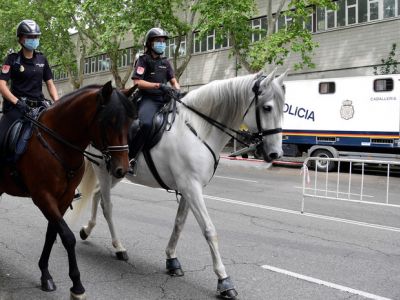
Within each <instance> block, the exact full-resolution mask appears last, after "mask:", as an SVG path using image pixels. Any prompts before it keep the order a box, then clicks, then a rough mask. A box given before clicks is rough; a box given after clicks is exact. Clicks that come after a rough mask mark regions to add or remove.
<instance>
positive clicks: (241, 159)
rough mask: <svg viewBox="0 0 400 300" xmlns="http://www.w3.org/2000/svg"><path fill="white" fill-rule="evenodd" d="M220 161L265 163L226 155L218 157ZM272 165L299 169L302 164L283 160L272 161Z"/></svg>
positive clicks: (254, 159) (260, 160)
mask: <svg viewBox="0 0 400 300" xmlns="http://www.w3.org/2000/svg"><path fill="white" fill-rule="evenodd" d="M220 157H221V158H222V159H226V160H236V161H246V162H254V163H266V164H267V162H265V161H264V160H262V159H256V158H243V157H238V156H237V157H230V156H228V155H221V156H220ZM272 164H273V165H284V166H291V167H301V166H302V165H303V162H301V161H285V160H274V161H273V162H272Z"/></svg>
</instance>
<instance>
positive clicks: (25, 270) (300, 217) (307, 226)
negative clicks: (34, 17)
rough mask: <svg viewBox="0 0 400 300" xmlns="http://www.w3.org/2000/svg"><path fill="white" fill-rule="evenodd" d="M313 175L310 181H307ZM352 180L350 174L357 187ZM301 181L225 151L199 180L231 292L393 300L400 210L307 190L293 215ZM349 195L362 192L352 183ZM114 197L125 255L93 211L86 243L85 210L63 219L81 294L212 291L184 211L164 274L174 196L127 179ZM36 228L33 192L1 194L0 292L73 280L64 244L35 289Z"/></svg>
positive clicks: (203, 247) (205, 260)
mask: <svg viewBox="0 0 400 300" xmlns="http://www.w3.org/2000/svg"><path fill="white" fill-rule="evenodd" d="M310 175H311V181H310V185H308V186H312V184H314V181H313V173H312V172H311V173H310ZM346 176H348V175H343V180H345V179H346ZM321 179H322V180H321V182H320V183H318V186H319V187H321V188H322V187H324V185H325V184H326V182H328V185H329V189H335V188H336V185H335V184H334V183H333V182H331V180H332V178H329V180H328V181H326V180H325V179H324V178H323V177H321ZM359 181H360V179H357V178H356V177H355V176H354V177H353V183H355V185H356V184H357V183H358V182H359ZM364 183H365V188H364V190H363V194H364V197H366V199H367V200H368V201H374V202H383V201H385V199H384V198H385V197H384V196H383V195H384V193H385V192H386V185H385V178H384V177H383V176H377V175H367V176H365V178H364ZM399 183H400V178H398V177H395V178H392V179H391V182H390V193H389V195H390V202H391V203H393V204H400V199H399V197H398V195H399V193H400V184H399ZM341 184H342V183H341ZM301 185H302V177H301V175H300V169H299V168H287V167H279V166H274V167H272V168H269V169H267V168H266V164H264V163H256V162H243V161H228V160H222V161H221V164H220V166H219V168H218V171H217V173H216V176H215V178H214V179H213V180H212V182H211V183H210V185H209V186H208V187H207V188H206V189H205V191H204V194H205V195H206V196H205V197H206V203H207V206H208V208H209V213H210V215H211V218H212V220H213V222H214V224H215V226H216V228H217V231H218V234H219V242H220V244H219V245H220V251H221V255H222V258H223V261H224V263H225V266H226V268H227V272H228V274H229V275H230V276H231V278H232V279H233V281H234V283H235V285H236V287H237V291H238V292H239V297H238V299H307V300H309V299H310V300H313V299H324V300H325V299H381V300H383V299H400V208H398V207H383V206H379V205H370V204H360V203H347V202H342V201H333V200H329V199H313V198H307V199H306V202H305V214H300V213H299V210H300V207H301V199H302V190H301ZM342 185H343V188H345V186H346V184H345V183H343V184H342ZM352 193H353V194H359V193H360V191H359V190H357V187H354V189H353V190H352ZM112 195H113V200H114V201H113V202H114V216H115V219H114V220H115V223H116V227H117V230H118V233H119V236H120V239H121V241H122V242H123V244H124V246H125V247H126V248H127V250H128V254H129V256H130V260H129V261H128V262H121V261H117V260H116V259H115V257H114V251H113V248H112V246H111V239H110V235H109V232H108V228H107V224H106V222H105V220H104V218H103V216H102V215H100V216H99V217H98V225H97V227H96V228H95V229H94V231H93V233H92V235H91V236H90V237H89V239H88V240H87V241H81V240H80V239H79V234H78V232H79V229H80V226H81V225H82V224H83V223H86V222H87V218H88V216H89V211H87V212H85V214H84V215H83V216H82V218H81V219H80V221H79V222H78V223H77V224H72V225H71V227H72V229H73V231H74V232H75V233H76V237H77V245H76V252H77V257H78V264H79V267H80V271H81V277H82V281H83V284H84V286H85V288H86V290H87V296H88V299H215V298H216V297H215V291H216V286H217V278H216V276H215V274H214V273H213V270H212V264H211V256H210V252H209V249H208V246H207V244H206V242H205V240H204V238H203V236H202V234H201V232H200V229H199V226H198V225H197V223H196V221H195V219H194V218H193V215H191V214H190V215H189V218H188V220H187V223H186V226H185V228H184V231H183V234H182V237H181V240H180V242H179V244H178V257H179V259H180V261H181V263H182V266H183V268H184V271H185V276H184V277H180V278H171V277H169V276H168V275H166V274H165V254H164V249H165V247H166V245H167V241H168V239H169V235H170V233H171V230H172V225H173V221H174V217H175V213H176V209H177V203H176V199H175V196H174V195H173V194H168V193H166V192H165V191H161V190H157V189H150V188H147V187H143V186H138V185H132V184H130V183H127V182H123V183H120V184H119V185H118V186H117V187H116V188H115V189H114V190H113V194H112ZM326 216H330V217H331V218H327V217H326ZM347 220H353V221H356V222H350V221H347ZM45 229H46V221H45V219H44V217H43V216H42V215H41V213H40V211H39V210H38V209H37V208H36V207H35V206H34V205H33V204H32V202H31V201H30V199H26V198H13V197H10V196H7V195H4V196H3V197H2V199H1V200H0V235H1V239H0V300H4V299H7V300H8V299H69V288H70V286H71V282H70V280H69V277H68V264H67V256H66V252H65V250H64V249H63V247H62V244H61V242H58V243H57V244H56V245H55V246H54V248H53V252H52V256H51V261H50V272H51V273H52V275H53V278H54V280H55V282H56V284H57V287H58V289H57V291H55V292H52V293H45V292H42V291H41V290H40V288H39V282H40V280H39V279H40V272H39V269H38V267H37V262H38V259H39V256H40V252H41V248H42V245H43V242H44V234H45Z"/></svg>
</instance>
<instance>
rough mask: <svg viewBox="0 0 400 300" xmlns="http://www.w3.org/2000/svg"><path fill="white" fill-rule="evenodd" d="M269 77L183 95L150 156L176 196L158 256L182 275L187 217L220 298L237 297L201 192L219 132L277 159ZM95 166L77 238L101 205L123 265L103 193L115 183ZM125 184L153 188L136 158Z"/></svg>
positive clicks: (276, 114) (221, 141)
mask: <svg viewBox="0 0 400 300" xmlns="http://www.w3.org/2000/svg"><path fill="white" fill-rule="evenodd" d="M274 73H275V71H274V72H272V73H271V74H269V75H268V76H265V75H263V74H262V72H260V73H258V74H252V75H247V76H242V77H236V78H233V79H226V80H218V81H213V82H211V83H209V84H206V85H204V86H202V87H200V88H198V89H196V90H194V91H191V92H190V93H188V94H187V95H186V96H185V97H184V98H183V99H182V102H183V103H184V104H182V103H178V107H177V109H178V112H179V113H178V115H177V116H176V119H175V122H174V123H173V125H172V127H171V129H170V130H169V131H165V132H164V134H163V136H162V138H161V140H160V142H159V143H158V144H157V145H155V146H154V147H153V148H152V149H151V150H150V154H151V157H152V158H153V161H154V165H155V167H156V169H157V171H158V174H159V177H160V179H161V180H162V181H163V182H164V183H165V185H166V186H168V187H169V188H170V189H171V190H175V191H177V192H179V193H180V194H181V195H182V196H181V199H180V201H179V207H178V211H177V215H176V218H175V225H174V227H173V231H172V235H171V237H170V240H169V242H168V245H167V248H166V250H165V252H166V256H167V270H168V272H169V274H170V275H172V276H182V275H183V271H182V269H181V265H180V263H179V261H178V259H177V255H176V246H177V243H178V239H179V236H180V233H181V231H182V229H183V226H184V223H185V220H186V217H187V215H188V212H189V209H190V210H191V211H192V212H193V214H194V216H195V218H196V220H197V222H198V224H199V225H200V227H201V230H202V232H203V234H204V236H205V239H206V241H207V243H208V245H209V247H210V251H211V256H212V260H213V268H214V272H215V273H216V275H217V276H218V286H217V292H218V293H219V294H220V295H221V296H222V297H225V298H235V297H236V295H237V292H236V290H235V288H234V285H233V283H232V281H231V279H230V278H229V277H228V275H227V273H226V271H225V266H224V264H223V263H222V260H221V256H220V253H219V250H218V241H217V232H216V230H215V227H214V225H213V223H212V221H211V219H210V216H209V214H208V212H207V208H206V205H205V202H204V198H203V187H205V186H206V185H207V184H208V182H209V181H210V179H211V178H212V176H213V174H214V172H215V168H216V166H217V163H218V158H217V155H216V154H218V153H220V152H221V151H222V149H223V147H224V146H225V144H226V143H227V142H228V141H229V139H230V137H229V136H228V135H227V134H226V133H225V132H224V131H222V130H221V128H222V127H224V126H226V127H230V128H233V129H238V128H239V126H240V125H241V124H242V123H245V124H246V125H247V126H248V128H249V131H250V132H253V133H256V134H257V137H258V141H259V148H261V147H262V151H263V155H264V159H265V160H266V161H268V162H271V161H272V160H274V159H276V158H279V157H280V156H281V155H282V134H281V131H282V129H281V127H282V118H283V105H284V93H283V89H282V84H283V79H284V76H285V74H283V75H281V76H280V77H278V78H275V76H274ZM188 107H190V108H192V109H194V110H196V111H198V112H200V114H202V115H203V117H204V116H207V117H208V118H210V119H212V120H216V121H217V122H218V123H219V125H218V124H217V127H220V128H217V127H216V126H214V125H212V124H210V122H209V121H206V120H205V119H204V118H203V117H201V116H200V115H199V114H197V113H195V112H193V111H192V110H191V109H188ZM196 133H197V134H196ZM91 151H93V149H92V150H91ZM100 163H101V164H100V166H96V165H93V164H90V163H88V164H87V166H86V172H85V175H84V178H83V180H82V182H81V185H80V190H81V192H82V194H83V198H82V199H81V200H80V201H78V202H77V205H82V206H83V207H84V206H85V204H84V203H85V202H86V201H88V200H89V199H90V198H92V196H93V203H92V217H91V219H90V220H89V222H88V224H87V225H86V226H84V227H82V229H81V232H80V233H81V237H82V239H86V238H87V237H88V236H89V235H90V233H91V231H92V230H93V227H94V226H95V225H96V214H97V207H98V203H99V201H100V199H101V204H102V205H101V206H102V208H103V213H104V216H105V218H106V220H107V222H108V225H109V228H110V232H111V236H112V244H113V246H114V248H115V249H116V252H117V257H118V258H119V259H128V258H127V255H126V250H125V248H124V247H123V246H122V244H121V242H120V241H119V239H118V238H117V235H116V234H115V230H114V225H113V221H112V204H111V199H110V189H111V188H112V187H113V186H114V185H115V184H116V183H117V182H118V181H120V179H116V178H114V177H112V176H110V175H109V173H108V172H107V168H106V166H105V164H104V162H100ZM96 177H97V178H96ZM126 178H127V179H128V180H130V181H132V182H135V183H139V184H143V185H146V186H151V187H160V184H159V182H158V181H157V180H156V179H155V178H154V176H153V175H152V173H151V171H150V169H149V167H148V166H147V164H146V162H145V160H144V157H143V154H141V155H140V156H139V158H138V167H137V174H136V176H132V175H128V176H127V177H126ZM97 180H98V181H97ZM96 185H97V186H96ZM92 192H94V193H92ZM76 213H79V207H78V206H76V207H75V208H74V210H73V211H72V214H76Z"/></svg>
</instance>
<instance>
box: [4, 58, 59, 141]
mask: <svg viewBox="0 0 400 300" xmlns="http://www.w3.org/2000/svg"><path fill="white" fill-rule="evenodd" d="M50 79H53V75H52V73H51V69H50V66H49V63H48V62H47V59H46V57H45V56H44V55H43V54H41V53H40V52H34V53H33V57H32V58H31V59H27V58H25V57H24V55H23V53H22V50H21V51H20V52H18V53H12V54H9V55H8V56H7V58H6V60H5V62H4V64H3V66H2V68H1V72H0V80H4V81H7V82H8V81H10V83H11V84H10V90H11V93H13V95H14V96H16V97H17V98H19V99H21V98H23V97H25V98H26V101H27V104H28V105H29V106H31V107H38V106H42V105H45V104H44V102H43V101H44V96H43V92H42V83H43V81H45V82H46V81H48V80H50ZM21 117H22V114H21V113H20V112H19V111H18V110H17V109H16V107H15V105H14V104H12V103H11V102H10V101H8V100H6V99H3V117H2V119H1V121H0V144H1V143H2V141H3V140H4V136H5V134H6V132H7V130H8V128H9V126H11V124H12V123H13V122H14V121H15V120H16V119H18V118H21Z"/></svg>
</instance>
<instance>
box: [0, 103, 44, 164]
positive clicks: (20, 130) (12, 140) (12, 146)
mask: <svg viewBox="0 0 400 300" xmlns="http://www.w3.org/2000/svg"><path fill="white" fill-rule="evenodd" d="M43 110H44V108H43V107H40V108H36V109H33V110H31V112H30V113H29V114H30V115H31V116H32V117H33V118H35V119H37V118H38V116H39V115H40V113H41V111H43ZM32 132H33V125H32V123H31V122H30V121H29V120H26V119H18V120H15V121H14V122H13V123H12V124H11V126H10V127H9V128H8V130H7V133H6V135H5V138H4V140H3V141H0V158H2V161H3V162H5V163H15V162H17V161H18V159H19V158H20V157H21V155H22V154H24V153H25V151H26V149H27V145H28V141H29V140H30V138H31V137H32Z"/></svg>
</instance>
